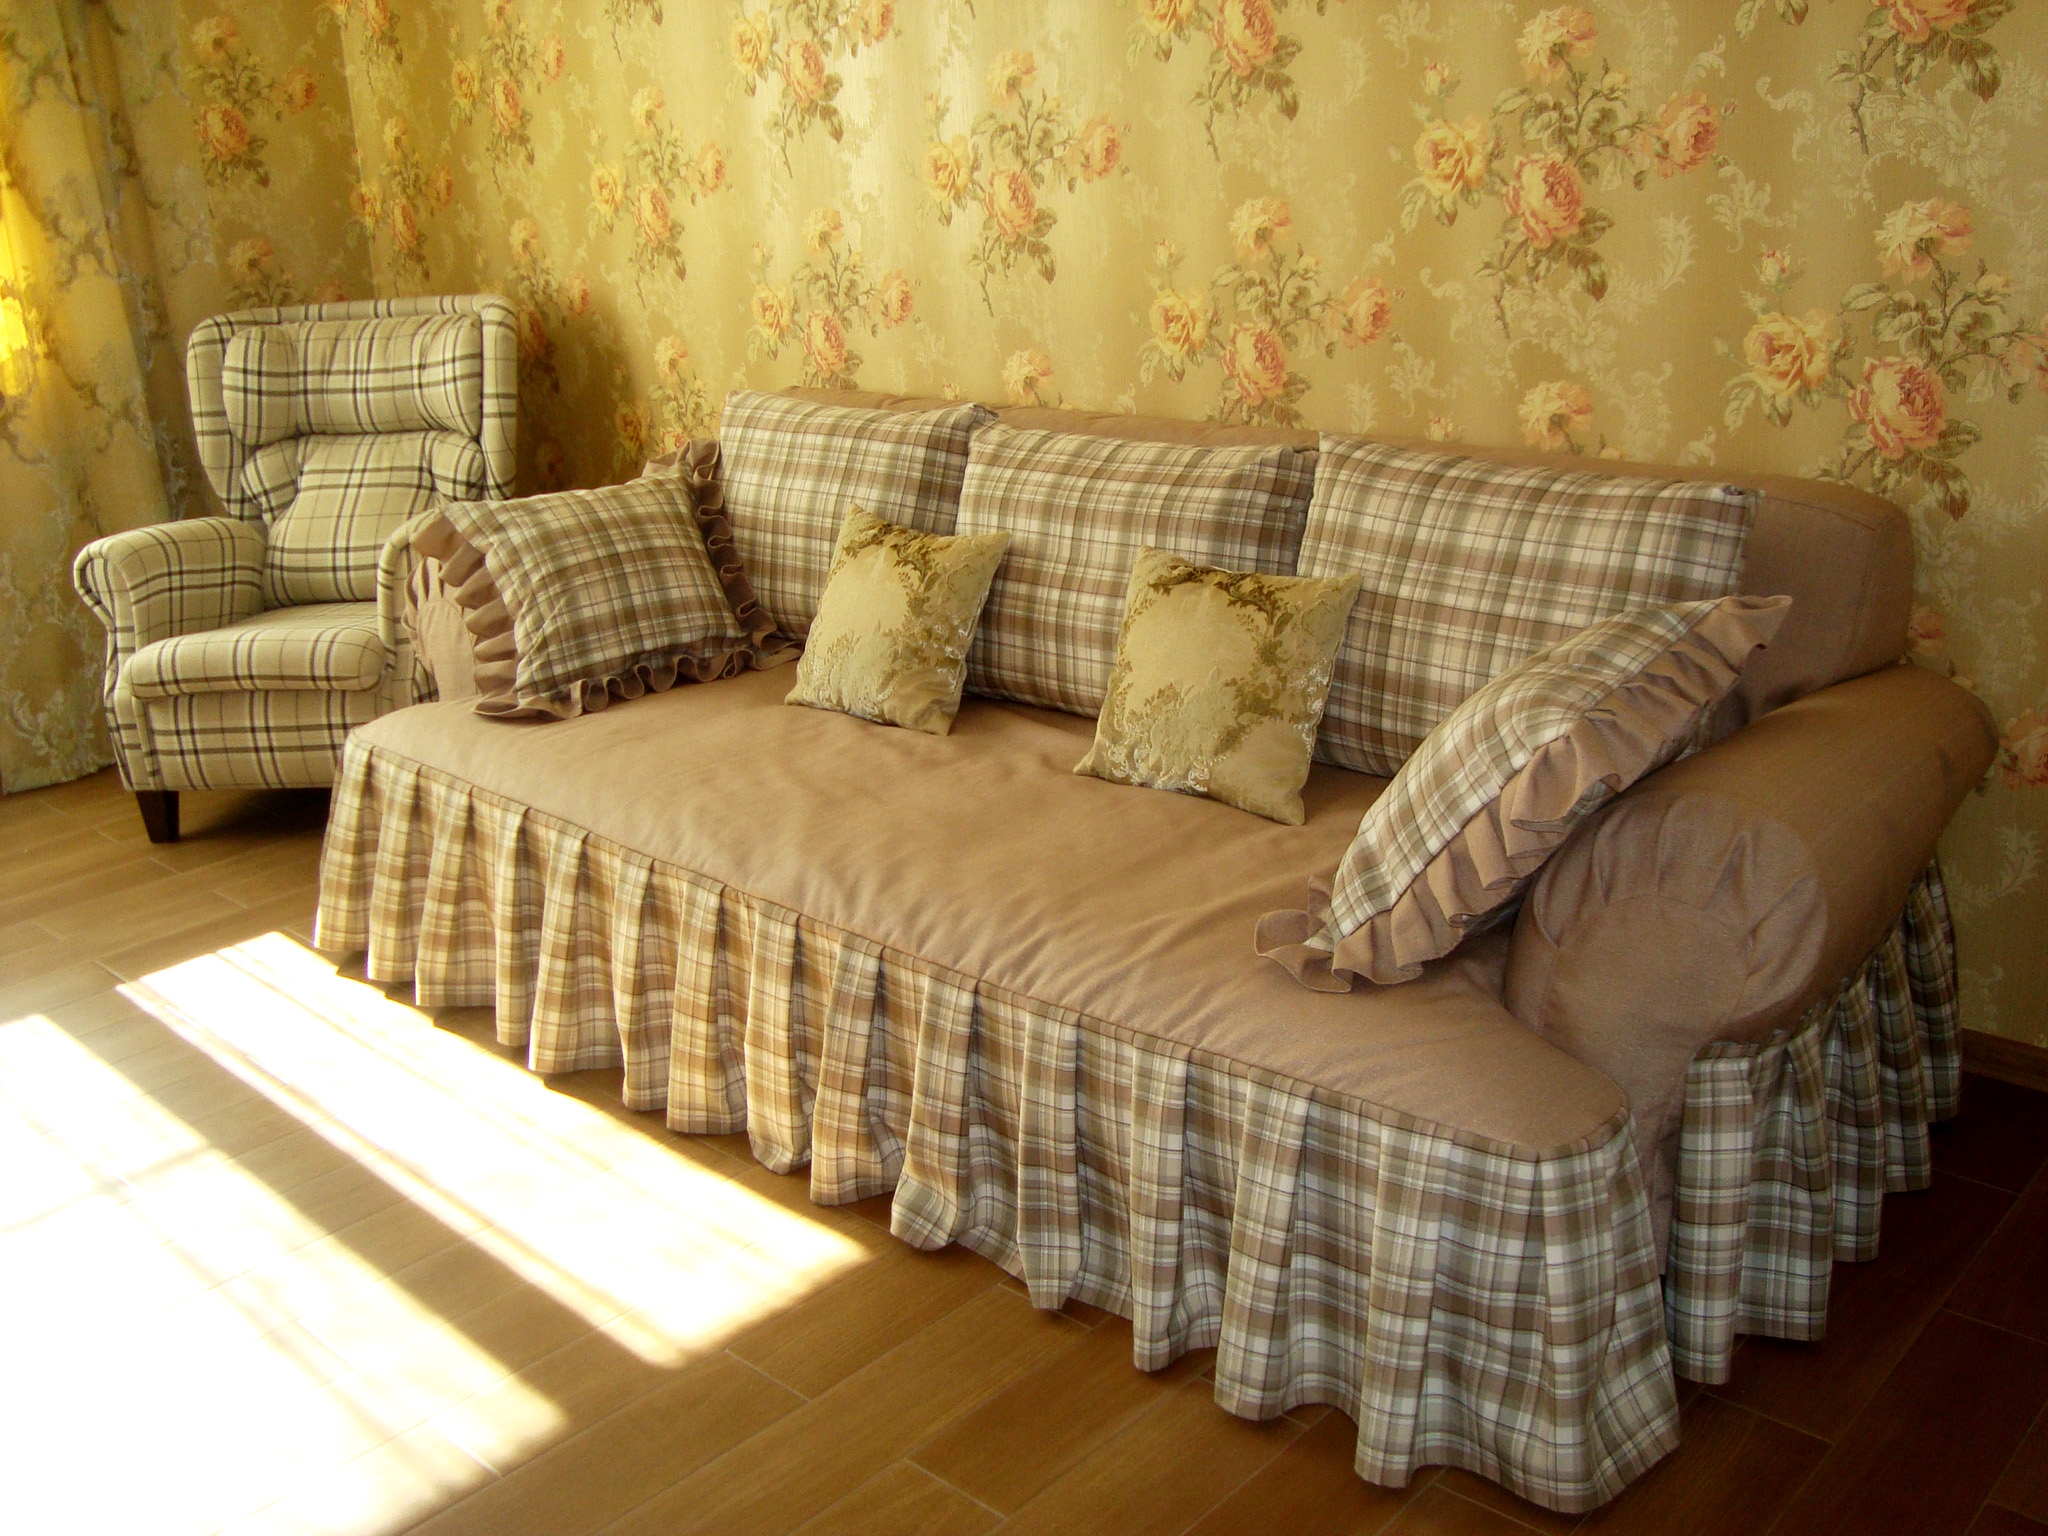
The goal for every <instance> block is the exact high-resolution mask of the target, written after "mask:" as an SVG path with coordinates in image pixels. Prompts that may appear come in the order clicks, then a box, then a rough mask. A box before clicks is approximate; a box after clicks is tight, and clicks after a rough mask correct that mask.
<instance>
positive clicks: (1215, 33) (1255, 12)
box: [1209, 0, 1280, 80]
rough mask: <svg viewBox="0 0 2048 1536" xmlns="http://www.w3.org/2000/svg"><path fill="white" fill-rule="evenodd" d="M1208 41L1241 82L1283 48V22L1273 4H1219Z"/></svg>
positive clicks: (1239, 0)
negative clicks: (1274, 11) (1281, 28)
mask: <svg viewBox="0 0 2048 1536" xmlns="http://www.w3.org/2000/svg"><path fill="white" fill-rule="evenodd" d="M1209 41H1210V42H1212V43H1214V44H1215V45H1216V50H1217V52H1219V53H1221V54H1222V55H1223V62H1224V65H1225V66H1226V67H1227V68H1228V69H1229V70H1230V72H1231V73H1232V74H1233V75H1236V76H1237V77H1238V78H1239V79H1240V80H1243V79H1246V78H1248V77H1249V76H1250V75H1251V74H1252V73H1253V72H1254V71H1255V70H1257V69H1258V68H1259V66H1260V65H1262V64H1264V63H1266V62H1267V61H1268V60H1269V59H1271V58H1272V57H1273V54H1274V52H1275V51H1276V50H1277V49H1278V48H1279V46H1280V21H1279V18H1278V17H1276V16H1275V15H1274V14H1273V0H1217V6H1216V19H1215V20H1214V21H1213V22H1211V23H1210V25H1209Z"/></svg>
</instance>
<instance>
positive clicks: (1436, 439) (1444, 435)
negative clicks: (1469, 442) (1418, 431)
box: [1422, 416, 1458, 443]
mask: <svg viewBox="0 0 2048 1536" xmlns="http://www.w3.org/2000/svg"><path fill="white" fill-rule="evenodd" d="M1422 430H1423V432H1424V433H1425V434H1426V435H1427V436H1428V438H1429V440H1430V441H1431V442H1432V443H1451V442H1456V441H1457V438H1458V424H1457V423H1456V422H1455V421H1453V420H1451V418H1450V417H1448V416H1432V417H1430V418H1429V424H1428V425H1427V426H1425V427H1424V428H1423V429H1422Z"/></svg>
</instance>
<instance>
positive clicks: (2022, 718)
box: [1998, 709, 2048, 789]
mask: <svg viewBox="0 0 2048 1536" xmlns="http://www.w3.org/2000/svg"><path fill="white" fill-rule="evenodd" d="M2000 747H2001V751H2000V753H1999V767H1998V776H1999V778H2000V779H2001V780H2002V781H2003V782H2004V784H2005V787H2006V788H2007V789H2048V715H2044V714H2041V713H2039V712H2037V711H2035V710H2031V709H2030V710H2027V711H2026V712H2025V713H2024V714H2020V715H2016V716H2015V717H2013V718H2012V719H2011V720H2008V721H2006V723H2005V739H2004V740H2003V741H2002V742H2001V743H2000Z"/></svg>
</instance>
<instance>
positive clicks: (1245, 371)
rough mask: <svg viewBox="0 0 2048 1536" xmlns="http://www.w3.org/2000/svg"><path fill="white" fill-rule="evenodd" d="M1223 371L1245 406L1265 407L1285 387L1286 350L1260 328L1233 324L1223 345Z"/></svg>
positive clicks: (1277, 340)
mask: <svg viewBox="0 0 2048 1536" xmlns="http://www.w3.org/2000/svg"><path fill="white" fill-rule="evenodd" d="M1223 371H1224V373H1225V374H1227V375H1228V376H1229V378H1230V382H1231V383H1233V384H1235V385H1236V386H1237V392H1238V394H1239V395H1241V396H1243V397H1244V403H1245V404H1246V405H1248V406H1252V407H1255V408H1256V407H1258V406H1261V405H1264V404H1265V403H1266V402H1267V401H1268V400H1271V399H1273V398H1275V397H1276V396H1278V395H1279V394H1281V393H1282V392H1283V391H1284V390H1285V389H1286V388H1287V348H1286V347H1285V346H1283V345H1282V344H1281V341H1280V337H1279V336H1278V335H1277V334H1276V333H1275V332H1273V331H1271V330H1269V329H1267V328H1266V327H1265V326H1263V325H1235V326H1232V327H1231V329H1230V335H1229V337H1228V338H1227V339H1226V340H1225V341H1224V343H1223Z"/></svg>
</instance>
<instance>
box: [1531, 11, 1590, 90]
mask: <svg viewBox="0 0 2048 1536" xmlns="http://www.w3.org/2000/svg"><path fill="white" fill-rule="evenodd" d="M1598 30H1599V29H1598V28H1597V27H1596V26H1595V24H1594V21H1593V13H1592V12H1591V11H1589V10H1586V9H1585V8H1584V7H1582V6H1576V5H1561V6H1557V7H1555V8H1554V9H1552V10H1548V11H1539V12H1538V13H1537V14H1536V15H1534V16H1532V17H1530V18H1529V24H1528V25H1527V26H1525V27H1523V28H1522V35H1521V37H1520V38H1519V39H1518V40H1517V41H1516V43H1515V51H1516V52H1517V53H1519V54H1521V56H1522V68H1523V70H1524V71H1526V72H1527V74H1528V76H1529V78H1530V79H1531V80H1555V79H1557V78H1558V77H1559V76H1560V75H1562V74H1563V73H1564V61H1565V60H1566V59H1583V58H1585V57H1586V56H1587V55H1588V54H1590V53H1591V52H1592V51H1593V39H1594V37H1595V36H1596V35H1597V34H1598Z"/></svg>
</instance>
